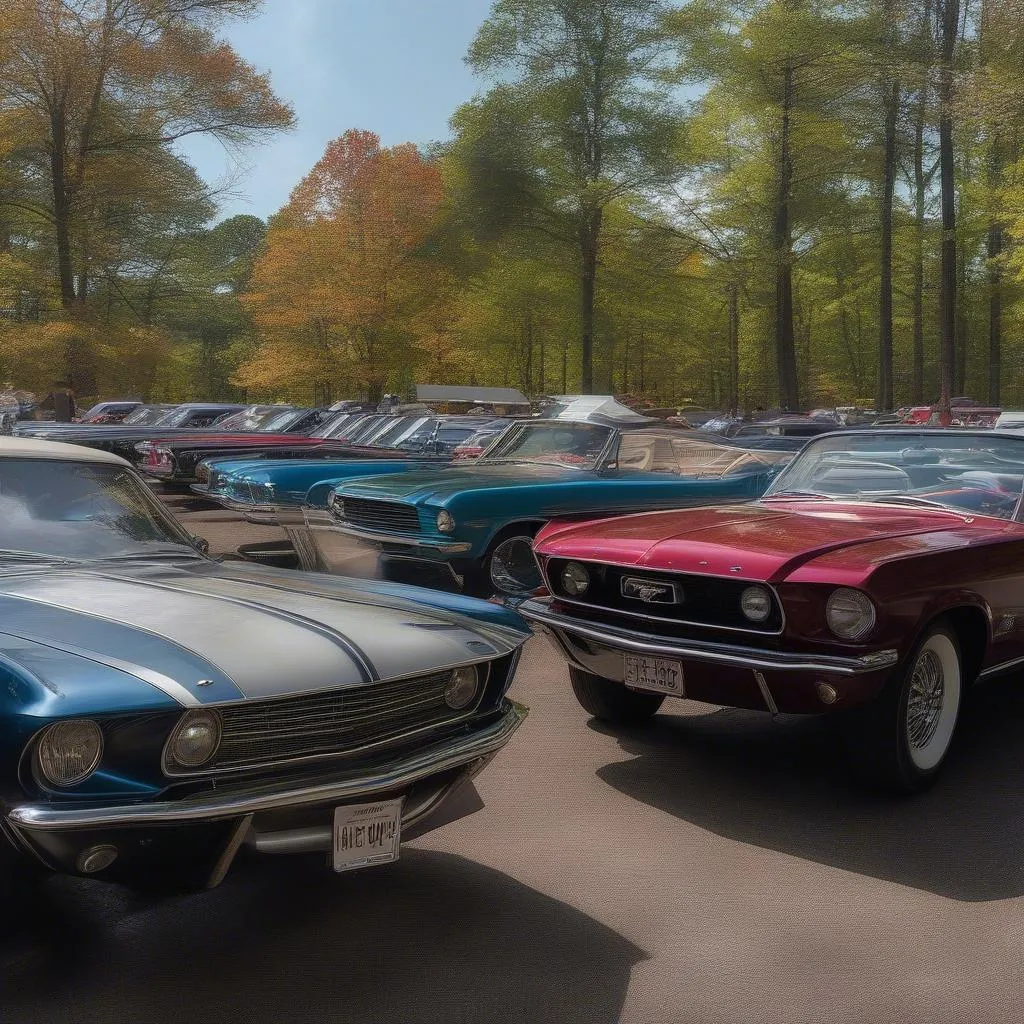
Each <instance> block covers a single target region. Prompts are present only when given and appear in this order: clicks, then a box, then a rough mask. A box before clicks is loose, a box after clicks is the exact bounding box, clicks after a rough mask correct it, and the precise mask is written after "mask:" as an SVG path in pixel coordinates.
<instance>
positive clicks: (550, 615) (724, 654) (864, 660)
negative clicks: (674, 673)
mask: <svg viewBox="0 0 1024 1024" xmlns="http://www.w3.org/2000/svg"><path fill="white" fill-rule="evenodd" d="M551 605H552V600H551V598H535V599H533V600H529V601H524V602H523V603H522V604H521V605H520V606H519V607H518V609H517V611H518V612H519V614H520V615H522V616H523V617H524V618H525V619H528V620H529V621H531V622H536V623H537V624H538V625H540V626H542V627H546V628H548V629H552V630H555V631H561V632H565V633H568V634H571V635H572V636H576V637H581V638H582V639H584V640H593V641H595V642H597V643H599V644H606V645H608V646H609V647H614V648H616V649H619V650H624V651H633V652H636V653H639V654H649V655H653V656H656V657H666V658H678V659H681V660H684V661H697V662H704V663H708V664H713V665H722V666H728V667H730V668H744V669H758V670H760V671H784V672H810V673H815V674H817V675H829V676H832V675H838V676H854V675H861V674H866V673H871V672H877V671H878V670H879V669H886V668H890V667H892V666H893V665H895V664H896V662H897V661H899V652H898V651H895V650H882V651H872V652H871V653H870V654H864V655H861V656H859V657H854V658H849V657H841V656H835V655H825V654H814V655H809V654H795V653H791V652H788V651H772V650H765V649H763V648H753V647H742V646H739V645H736V644H723V643H714V642H709V641H704V640H675V639H673V638H671V637H664V636H655V635H653V634H649V633H640V632H634V631H632V630H625V629H620V628H618V627H616V626H608V625H605V624H603V623H596V622H589V621H587V620H586V619H578V618H574V617H573V616H570V615H565V614H563V613H561V612H555V611H552V610H551Z"/></svg>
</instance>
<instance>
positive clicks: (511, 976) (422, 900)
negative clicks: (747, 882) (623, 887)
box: [0, 848, 645, 1024]
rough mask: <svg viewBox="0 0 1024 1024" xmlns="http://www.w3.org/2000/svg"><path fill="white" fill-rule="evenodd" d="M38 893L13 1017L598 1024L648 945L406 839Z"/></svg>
mask: <svg viewBox="0 0 1024 1024" xmlns="http://www.w3.org/2000/svg"><path fill="white" fill-rule="evenodd" d="M41 898H42V900H43V901H44V917H43V921H42V924H41V925H38V924H37V925H36V926H35V927H34V928H32V929H31V931H30V933H29V934H26V935H25V936H24V941H26V942H27V943H29V946H30V947H31V948H29V949H28V950H23V951H22V953H21V955H15V956H10V955H0V968H2V970H3V976H0V992H2V993H3V995H2V1001H3V1012H2V1013H0V1017H2V1018H3V1019H5V1020H17V1021H19V1022H27V1021H44V1020H45V1021H50V1020H52V1021H69V1020H71V1021H74V1020H95V1021H107V1020H119V1021H146V1022H147V1024H158V1022H165V1021H167V1022H171V1021H173V1022H175V1024H193V1022H196V1021H205V1020H220V1021H223V1020H232V1021H234V1020H246V1021H251V1022H262V1021H273V1022H275V1024H276V1022H279V1021H282V1020H302V1021H347V1020H352V1021H359V1022H371V1021H388V1022H391V1021H395V1022H398V1021H401V1022H407V1021H445V1022H458V1021H466V1022H472V1024H483V1022H487V1021H499V1020H500V1021H508V1020H522V1021H548V1020H551V1021H556V1020H557V1021H564V1022H566V1024H571V1022H574V1021H580V1022H583V1021H586V1022H588V1024H603V1022H616V1021H618V1019H619V1013H620V1010H621V1008H622V1004H623V1001H624V999H625V995H626V989H627V986H628V984H629V978H630V971H631V968H632V967H633V965H634V964H635V963H637V962H638V961H640V960H642V959H644V956H645V954H644V953H643V952H642V951H641V950H639V949H637V948H636V947H635V946H633V945H632V944H631V943H629V942H628V941H626V940H625V939H623V938H622V937H621V936H620V935H618V934H617V933H616V932H613V931H611V930H610V929H608V928H606V927H605V926H604V925H601V924H599V923H597V922H596V921H594V920H593V919H591V918H589V917H587V916H586V915H584V914H582V913H580V912H579V911H577V910H575V909H573V908H571V907H569V906H567V905H565V904H563V903H560V902H558V901H556V900H554V899H551V898H549V897H547V896H544V895H542V894H541V893H538V892H536V891H534V890H533V889H530V888H528V887H527V886H525V885H522V884H521V883H519V882H517V881H515V880H514V879H512V878H510V877H509V876H507V875H504V874H502V873H500V872H497V871H494V870H491V869H490V868H487V867H484V866H482V865H480V864H477V863H474V862H472V861H468V860H465V859H463V858H461V857H454V856H450V855H445V854H440V853H435V852H432V851H423V850H417V849H413V848H409V849H407V850H404V851H403V856H402V860H401V861H400V862H399V863H398V864H395V865H391V866H388V867H386V868H378V869H374V870H371V871H366V872H362V873H356V874H352V875H347V876H346V875H334V874H333V873H331V872H330V871H329V870H326V869H325V868H324V864H323V858H321V857H302V858H285V859H282V860H280V861H275V860H269V859H262V860H259V861H251V862H248V863H244V864H239V865H238V868H237V870H235V871H234V872H233V873H232V874H231V875H229V877H228V879H227V881H226V882H225V883H224V884H223V885H222V886H221V887H220V888H219V889H217V890H214V891H212V892H208V893H200V894H194V895H189V896H183V897H178V898H174V899H170V900H165V901H163V902H156V901H150V900H145V899H142V898H140V897H138V896H133V895H132V894H130V893H127V892H125V891H124V890H121V889H117V888H108V887H102V886H97V885H95V884H93V883H88V882H82V881H79V880H71V879H50V880H48V881H47V882H46V883H45V884H44V886H43V887H42V893H41ZM9 937H10V936H9V933H8V938H9Z"/></svg>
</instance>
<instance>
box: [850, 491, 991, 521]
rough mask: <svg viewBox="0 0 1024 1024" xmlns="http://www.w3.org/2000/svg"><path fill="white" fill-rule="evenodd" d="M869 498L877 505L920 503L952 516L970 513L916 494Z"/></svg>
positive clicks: (922, 505) (885, 495) (884, 495)
mask: <svg viewBox="0 0 1024 1024" xmlns="http://www.w3.org/2000/svg"><path fill="white" fill-rule="evenodd" d="M869 500H870V501H872V502H874V503H875V504H877V505H920V506H921V507H922V508H937V509H941V510H942V511H943V512H948V513H949V514H950V515H952V516H968V517H970V516H971V515H972V513H971V512H968V511H967V510H966V509H957V508H950V507H949V506H948V505H943V504H942V502H941V501H934V500H933V499H931V498H923V497H921V496H920V495H917V494H882V495H879V496H878V497H877V498H871V499H869Z"/></svg>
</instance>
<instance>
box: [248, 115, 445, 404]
mask: <svg viewBox="0 0 1024 1024" xmlns="http://www.w3.org/2000/svg"><path fill="white" fill-rule="evenodd" d="M441 194H442V185H441V175H440V171H439V170H438V168H437V166H436V164H435V163H434V162H433V161H431V160H429V159H427V158H425V157H424V156H423V155H422V154H421V153H420V152H419V151H418V150H417V149H416V147H415V146H413V145H411V144H406V145H401V146H395V147H393V148H390V149H388V148H382V147H381V145H380V140H379V139H378V138H377V136H376V135H374V134H373V133H371V132H364V131H349V132H346V133H345V135H343V136H342V137H341V138H339V139H336V140H335V141H333V142H331V143H330V144H329V145H328V147H327V150H326V152H325V153H324V156H323V157H322V158H321V159H320V161H319V162H318V163H317V164H316V166H315V167H314V168H313V170H312V171H310V173H309V174H308V175H307V176H306V177H305V178H303V180H302V181H301V182H300V183H299V184H298V185H297V186H296V188H295V190H294V191H293V192H292V195H291V198H290V200H289V202H288V204H287V205H286V206H285V207H284V208H283V209H282V210H281V211H280V212H279V213H278V214H277V215H276V216H275V217H274V218H273V220H272V221H271V225H270V230H269V232H268V235H267V240H266V248H265V252H264V254H263V255H262V257H261V258H260V259H259V260H258V261H257V263H256V267H255V272H254V275H253V281H252V292H251V293H250V294H249V296H248V298H247V303H248V306H249V308H250V309H251V311H252V314H253V317H254V321H255V324H256V326H257V329H258V330H259V332H260V338H261V342H262V343H261V345H260V348H259V350H258V352H257V353H256V354H255V356H254V357H253V358H252V359H251V360H249V361H248V362H247V363H246V364H245V365H244V366H243V367H242V368H241V369H240V370H239V373H238V375H237V380H238V381H239V383H241V384H243V385H245V386H248V387H253V388H262V389H268V388H271V387H274V386H279V385H281V384H282V383H287V382H289V381H290V382H292V383H294V382H295V381H296V378H305V379H306V381H307V382H308V381H310V380H311V379H312V380H314V381H318V382H319V384H320V386H321V387H322V388H329V387H332V386H338V387H343V388H349V389H353V390H355V389H358V390H364V389H365V391H366V392H367V393H368V394H369V395H370V397H371V398H379V397H380V395H381V393H382V392H383V391H384V388H385V385H387V384H388V383H389V382H393V381H395V380H396V379H397V378H399V377H400V376H402V375H403V374H404V372H405V370H406V369H407V368H408V367H410V366H411V365H414V364H415V363H416V362H417V360H418V359H419V358H420V355H421V352H420V350H419V349H418V348H417V345H418V344H419V343H423V342H425V341H427V340H429V339H432V338H433V339H435V340H436V339H437V337H438V334H439V333H443V331H444V326H443V325H444V319H445V316H444V313H443V310H442V309H440V308H439V307H441V306H443V304H444V302H445V301H446V297H447V289H448V280H447V277H446V274H445V271H444V270H443V268H441V267H440V266H439V265H438V264H435V263H433V262H431V261H430V260H428V259H427V257H426V253H425V251H424V246H425V244H426V242H427V240H428V239H429V237H430V235H431V232H432V230H433V228H434V226H435V223H436V220H437V217H438V211H439V209H440V205H441Z"/></svg>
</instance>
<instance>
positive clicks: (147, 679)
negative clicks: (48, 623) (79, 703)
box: [4, 594, 203, 708]
mask: <svg viewBox="0 0 1024 1024" xmlns="http://www.w3.org/2000/svg"><path fill="white" fill-rule="evenodd" d="M18 599H19V600H21V599H22V595H21V594H19V595H18ZM24 600H34V599H33V598H24ZM36 603H38V604H46V603H47V602H45V601H37V602H36ZM86 614H89V613H86ZM94 618H102V616H98V615H97V616H94ZM104 621H113V620H104ZM143 632H148V630H143ZM4 635H5V636H13V637H15V638H16V639H18V640H25V641H26V642H28V643H33V644H39V646H40V647H49V648H51V649H52V650H55V651H62V652H63V653H64V654H72V655H74V656H75V657H78V658H85V659H86V660H87V661H92V662H94V663H95V664H97V665H105V666H106V667H107V668H112V669H116V670H117V671H118V672H124V673H125V674H126V675H129V676H134V677H135V678H136V679H139V680H141V681H142V682H144V683H149V685H150V686H154V687H156V689H158V690H160V691H161V693H164V694H166V695H167V696H168V697H170V698H171V699H172V700H175V701H177V702H178V703H179V704H180V705H181V706H182V707H186V708H194V707H201V706H202V703H203V702H202V701H201V700H200V699H199V698H198V697H196V695H195V694H194V693H192V692H191V691H190V690H188V689H187V688H186V687H184V686H182V684H181V683H179V682H178V681H177V680H176V679H172V678H171V677H170V676H165V675H164V674H163V673H162V672H157V671H155V670H154V669H151V668H146V667H145V666H144V665H137V664H135V662H132V661H124V660H123V659H122V658H112V657H110V656H108V655H105V654H97V653H96V651H91V650H89V649H88V648H87V647H79V646H77V645H75V644H65V643H61V642H60V641H59V640H54V639H52V638H50V637H37V636H31V635H29V634H25V633H12V632H11V631H10V630H4ZM162 639H163V638H162ZM170 642H171V643H173V642H174V641H170ZM19 671H24V669H19ZM48 688H49V687H48Z"/></svg>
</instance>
